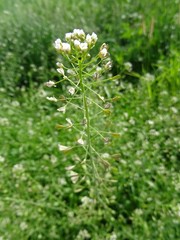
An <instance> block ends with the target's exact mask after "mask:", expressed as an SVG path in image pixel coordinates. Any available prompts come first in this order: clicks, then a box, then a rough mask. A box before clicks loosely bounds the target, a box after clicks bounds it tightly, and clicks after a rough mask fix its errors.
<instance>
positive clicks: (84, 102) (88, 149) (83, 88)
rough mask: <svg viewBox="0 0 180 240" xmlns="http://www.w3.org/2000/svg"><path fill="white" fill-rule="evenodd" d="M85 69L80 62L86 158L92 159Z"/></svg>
mask: <svg viewBox="0 0 180 240" xmlns="http://www.w3.org/2000/svg"><path fill="white" fill-rule="evenodd" d="M82 72H83V68H82V60H80V61H79V81H80V88H81V91H82V97H83V108H84V117H85V119H86V135H87V150H86V158H88V159H90V158H91V133H90V116H89V109H88V103H87V97H86V89H85V85H84V83H83V76H82Z"/></svg>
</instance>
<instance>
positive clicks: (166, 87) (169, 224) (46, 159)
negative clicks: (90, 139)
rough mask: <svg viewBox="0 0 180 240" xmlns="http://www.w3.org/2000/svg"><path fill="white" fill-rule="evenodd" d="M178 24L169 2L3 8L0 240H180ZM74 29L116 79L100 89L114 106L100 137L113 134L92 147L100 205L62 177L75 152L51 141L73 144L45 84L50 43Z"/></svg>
mask: <svg viewBox="0 0 180 240" xmlns="http://www.w3.org/2000/svg"><path fill="white" fill-rule="evenodd" d="M178 16H179V3H178V1H173V2H172V1H168V0H166V1H154V0H153V1H130V0H129V1H120V0H119V1H118V0H117V1H115V0H113V1H107V0H101V1H99V2H97V1H83V0H80V1H70V0H69V1H65V2H64V1H57V0H53V1H47V0H40V1H36V3H35V2H34V1H28V2H27V1H20V0H16V1H13V3H12V1H9V0H7V1H1V3H0V23H1V24H0V33H1V34H0V42H1V43H0V44H1V56H0V73H1V74H0V76H1V77H0V86H1V88H0V102H1V108H0V146H1V147H0V240H6V239H8V240H16V239H17V240H37V239H42V240H46V239H47V240H56V239H57V240H61V239H62V240H69V239H73V240H74V239H75V240H80V239H81V240H83V239H84V240H85V239H92V240H115V239H116V240H144V239H147V240H154V239H158V240H166V239H167V240H176V239H177V240H178V239H180V224H179V223H180V221H179V218H180V203H179V199H180V194H179V193H180V177H179V170H180V169H179V158H180V153H179V149H180V139H179V128H180V126H179V111H180V102H179V87H180V82H179V79H180V76H179V54H178V53H179V41H178V38H179V32H180V31H179V26H180V25H179V21H178ZM153 19H154V20H153ZM153 21H154V23H153ZM153 24H154V25H153ZM73 28H83V29H84V30H85V31H86V32H93V31H94V32H96V33H97V34H98V37H99V43H98V44H99V45H97V47H99V46H100V44H101V43H102V42H107V43H108V44H109V50H110V52H111V57H112V58H113V61H114V63H113V69H112V74H120V75H121V76H122V77H121V79H120V80H118V81H116V82H114V83H112V85H110V84H108V85H106V92H107V94H110V96H115V95H118V97H119V99H118V100H117V101H116V102H114V103H113V111H112V114H111V115H110V116H109V117H108V118H107V119H106V118H105V119H106V125H105V128H107V127H108V128H109V129H110V130H111V131H113V132H118V133H119V135H118V136H110V139H109V140H110V141H109V142H108V144H105V143H103V142H97V143H96V147H97V148H99V152H100V154H101V155H103V157H104V158H105V159H106V160H107V161H108V162H109V163H110V166H111V167H110V171H109V172H108V171H106V170H104V182H105V185H103V184H102V185H101V184H100V185H99V188H98V194H99V196H102V201H100V202H97V203H94V202H93V201H92V199H91V198H92V192H91V187H92V186H90V185H89V184H88V183H87V182H85V181H81V182H80V183H77V184H73V183H72V182H71V180H70V178H69V176H68V173H67V171H66V169H65V168H66V167H67V166H69V165H72V163H73V162H74V161H77V159H79V158H81V151H73V152H72V153H71V154H70V153H66V154H63V153H61V152H59V150H58V143H59V142H60V143H62V142H64V143H67V144H66V145H70V144H71V142H72V140H74V139H77V136H76V135H75V134H74V132H73V131H70V130H58V129H57V128H56V125H57V124H62V122H63V121H64V120H63V119H64V116H62V113H59V112H57V111H56V109H57V106H56V104H53V103H50V102H48V101H47V100H46V96H47V95H48V96H49V95H51V94H52V93H51V90H49V89H48V90H47V89H46V88H45V87H44V86H43V83H44V82H46V81H47V80H49V79H55V80H56V79H58V75H57V73H56V71H55V68H56V66H55V63H56V58H57V56H56V53H55V50H54V48H53V45H52V44H53V42H54V40H55V39H56V38H58V37H62V36H63V35H64V33H65V32H68V31H71V30H72V29H73ZM127 61H130V62H131V63H132V64H133V72H131V73H127V74H124V70H123V69H124V62H127ZM147 73H150V74H151V75H153V76H154V80H153V81H150V82H148V81H147V80H146V78H145V76H147V75H146V74H147ZM63 89H64V88H63V86H62V89H59V88H57V89H56V92H57V93H58V91H59V94H63ZM69 114H70V115H69V116H73V117H74V118H78V113H77V112H76V111H72V112H70V113H69ZM69 116H68V115H67V116H66V117H69ZM103 121H104V119H99V121H98V122H97V125H100V126H101V124H102V122H103ZM115 236H116V237H115Z"/></svg>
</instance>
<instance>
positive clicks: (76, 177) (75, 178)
mask: <svg viewBox="0 0 180 240" xmlns="http://www.w3.org/2000/svg"><path fill="white" fill-rule="evenodd" d="M78 179H79V176H78V175H74V176H72V177H71V181H72V182H73V183H74V184H75V183H76V182H77V181H78Z"/></svg>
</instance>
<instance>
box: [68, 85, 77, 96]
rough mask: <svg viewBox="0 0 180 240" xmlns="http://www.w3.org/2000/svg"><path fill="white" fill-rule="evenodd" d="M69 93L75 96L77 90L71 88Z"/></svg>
mask: <svg viewBox="0 0 180 240" xmlns="http://www.w3.org/2000/svg"><path fill="white" fill-rule="evenodd" d="M68 92H69V93H70V94H71V95H74V93H75V88H74V87H70V88H69V89H68Z"/></svg>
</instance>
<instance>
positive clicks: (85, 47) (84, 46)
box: [79, 43, 88, 51]
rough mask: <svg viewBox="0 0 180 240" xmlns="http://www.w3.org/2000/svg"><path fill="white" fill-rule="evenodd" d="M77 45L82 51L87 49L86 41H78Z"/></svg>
mask: <svg viewBox="0 0 180 240" xmlns="http://www.w3.org/2000/svg"><path fill="white" fill-rule="evenodd" d="M79 47H80V49H81V50H82V51H86V50H87V49H88V44H87V43H80V46H79Z"/></svg>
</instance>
